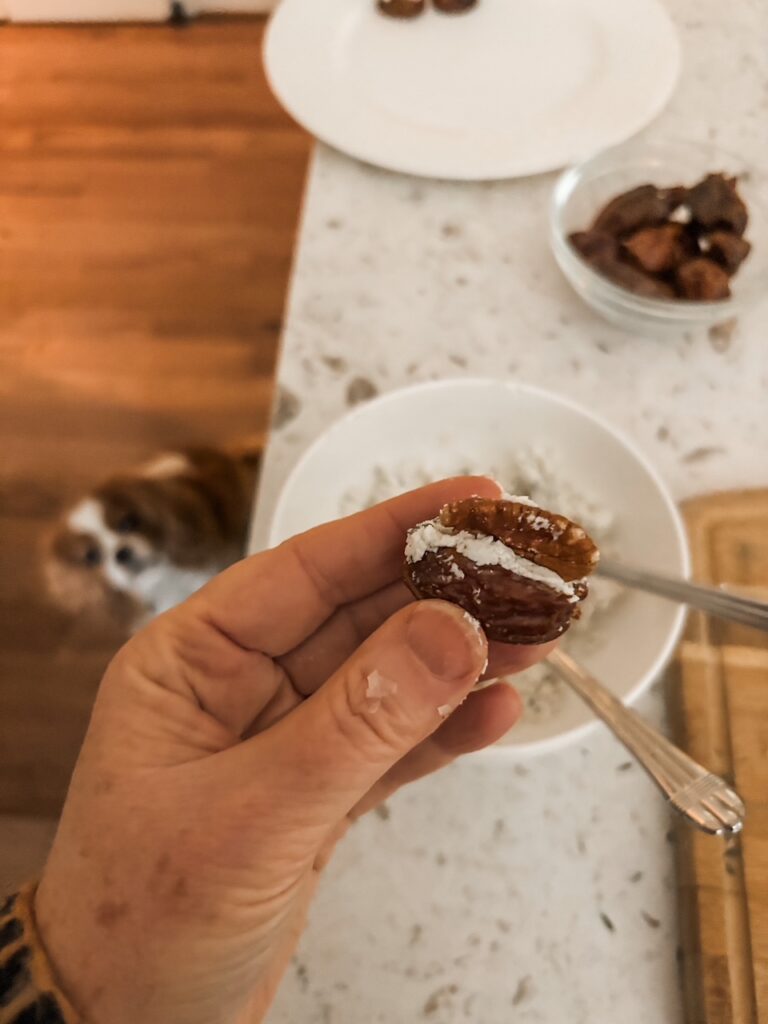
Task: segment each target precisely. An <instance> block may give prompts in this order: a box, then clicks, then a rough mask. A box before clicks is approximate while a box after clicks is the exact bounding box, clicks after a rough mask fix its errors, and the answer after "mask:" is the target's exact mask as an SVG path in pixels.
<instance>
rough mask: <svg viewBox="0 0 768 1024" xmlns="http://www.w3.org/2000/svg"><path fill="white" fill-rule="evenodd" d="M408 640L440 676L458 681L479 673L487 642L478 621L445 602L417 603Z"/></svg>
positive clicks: (431, 669)
mask: <svg viewBox="0 0 768 1024" xmlns="http://www.w3.org/2000/svg"><path fill="white" fill-rule="evenodd" d="M406 639H407V641H408V644H409V646H410V648H411V650H412V651H413V653H414V654H415V655H416V657H417V658H418V659H419V661H421V662H422V664H423V665H424V666H425V667H426V668H427V669H428V670H429V671H430V672H431V673H432V675H434V676H436V677H437V678H438V679H444V680H445V682H447V683H450V682H455V681H457V680H459V679H466V678H468V677H469V676H471V675H479V674H480V672H481V671H482V667H483V663H484V661H485V656H486V649H487V644H486V641H485V637H484V635H483V633H482V631H481V630H480V627H479V626H478V624H477V622H476V621H475V620H474V619H473V618H472V616H471V615H467V614H466V613H465V612H463V611H462V610H461V608H455V607H454V606H453V605H450V604H445V603H443V602H429V603H425V604H420V605H418V604H417V605H416V606H415V607H414V609H413V612H412V613H411V617H410V619H409V621H408V626H407V629H406Z"/></svg>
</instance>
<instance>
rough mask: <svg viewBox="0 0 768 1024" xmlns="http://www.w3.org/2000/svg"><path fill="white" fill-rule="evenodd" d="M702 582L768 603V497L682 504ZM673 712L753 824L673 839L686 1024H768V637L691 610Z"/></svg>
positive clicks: (767, 493) (744, 494) (730, 496)
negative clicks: (725, 837) (736, 832)
mask: <svg viewBox="0 0 768 1024" xmlns="http://www.w3.org/2000/svg"><path fill="white" fill-rule="evenodd" d="M684 514H685V518H686V522H687V524H688V529H689V534H690V539H691V549H692V554H693V567H694V578H695V579H697V580H700V581H702V582H708V583H715V584H723V585H724V586H726V587H732V588H733V589H734V590H738V591H739V592H742V593H744V594H748V595H750V596H754V597H758V598H760V599H764V600H768V490H756V491H740V492H732V493H725V494H717V495H712V496H709V497H705V498H698V499H696V500H694V501H691V502H688V503H687V504H686V505H685V506H684ZM668 693H669V704H670V711H671V719H672V724H673V732H674V734H675V737H676V739H677V741H678V742H679V743H680V745H681V746H683V747H684V748H685V749H686V750H687V751H688V752H689V753H690V754H691V755H692V756H693V757H695V758H696V760H698V761H701V762H702V763H703V764H705V765H706V766H707V767H708V768H711V769H712V770H713V771H715V772H717V773H718V774H720V775H723V776H724V777H725V778H727V779H729V780H730V781H731V782H732V783H733V784H734V785H735V786H736V788H737V789H738V791H739V792H740V794H741V796H742V797H743V798H744V801H745V803H746V806H747V819H746V826H745V830H744V832H743V834H742V835H741V836H739V837H737V838H736V839H733V840H729V841H727V842H726V841H722V840H719V839H714V838H711V837H709V836H705V835H702V834H700V833H697V832H694V831H693V830H691V829H690V828H688V827H687V826H685V825H683V824H682V823H681V824H679V825H678V827H677V829H676V839H677V843H676V850H677V866H678V882H679V900H680V920H681V946H682V956H681V970H682V980H683V989H684V995H685V1006H686V1022H687V1024H768V634H765V633H759V632H757V631H755V630H749V629H747V628H746V627H743V626H738V625H730V624H728V623H723V622H717V621H715V620H713V619H707V618H706V617H705V616H704V615H702V614H701V613H699V612H692V613H691V615H690V618H689V622H688V627H687V630H686V635H685V640H684V641H683V643H682V644H681V646H680V649H679V652H678V657H677V662H676V666H675V670H674V671H673V672H672V673H670V685H669V691H668Z"/></svg>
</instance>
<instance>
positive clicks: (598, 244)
mask: <svg viewBox="0 0 768 1024" xmlns="http://www.w3.org/2000/svg"><path fill="white" fill-rule="evenodd" d="M568 241H569V242H570V243H571V245H572V246H573V247H574V249H577V250H578V251H579V252H580V253H581V255H582V256H583V257H584V259H585V260H586V261H587V262H588V263H592V262H594V263H600V262H602V261H604V260H615V259H616V258H617V256H618V254H619V243H618V242H617V241H616V239H615V238H614V237H613V236H612V235H607V234H606V233H605V232H604V231H594V230H592V231H574V232H573V234H572V235H569V236H568Z"/></svg>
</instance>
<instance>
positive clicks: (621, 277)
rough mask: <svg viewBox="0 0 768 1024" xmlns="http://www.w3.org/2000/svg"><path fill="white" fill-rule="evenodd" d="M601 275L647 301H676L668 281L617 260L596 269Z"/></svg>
mask: <svg viewBox="0 0 768 1024" xmlns="http://www.w3.org/2000/svg"><path fill="white" fill-rule="evenodd" d="M596 269H597V270H599V271H600V273H601V274H602V275H603V276H604V277H607V278H608V280H609V281H612V282H613V283H614V284H617V285H619V287H620V288H624V289H625V290H626V291H628V292H632V293H633V294H634V295H642V296H644V297H645V298H646V299H674V298H675V290H674V288H673V287H672V286H671V285H669V284H667V282H666V281H662V280H661V279H659V278H657V277H654V276H653V275H652V274H647V273H646V272H645V271H644V270H640V269H639V268H638V267H633V266H632V265H631V264H630V263H622V261H621V260H615V261H614V262H613V263H604V264H601V265H600V266H598V267H596Z"/></svg>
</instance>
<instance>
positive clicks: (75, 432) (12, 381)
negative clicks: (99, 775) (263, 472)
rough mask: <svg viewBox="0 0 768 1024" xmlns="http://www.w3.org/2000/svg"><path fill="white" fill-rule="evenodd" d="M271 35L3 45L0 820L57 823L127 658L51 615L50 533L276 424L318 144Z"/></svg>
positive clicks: (100, 635)
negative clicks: (105, 485)
mask: <svg viewBox="0 0 768 1024" xmlns="http://www.w3.org/2000/svg"><path fill="white" fill-rule="evenodd" d="M262 28H263V26H262V24H261V23H260V22H259V21H258V20H252V21H248V20H224V21H221V22H217V21H205V22H198V23H195V24H193V25H192V26H190V27H188V28H185V29H174V28H171V27H169V26H152V27H117V28H111V27H109V28H107V27H105V28H31V27H19V26H0V451H1V452H2V454H1V455H0V813H1V812H16V813H20V814H24V815H42V814H47V815H50V814H55V812H56V811H57V809H58V807H59V805H60V802H61V800H62V797H63V794H64V792H65V788H66V784H67V780H68V776H69V773H70V770H71V767H72V764H73V760H74V757H75V754H76V751H77V748H78V746H79V742H80V739H81V736H82V733H83V730H84V727H85V723H86V719H87V715H88V711H89V707H90V704H91V701H92V698H93V694H94V691H95V687H96V684H97V681H98V678H99V676H100V673H101V670H102V668H103V666H104V664H105V662H106V660H107V659H108V657H109V655H110V653H111V652H112V651H113V650H114V648H115V646H116V644H117V643H119V640H120V637H119V635H118V634H117V633H116V632H115V631H114V630H104V629H101V630H96V629H94V628H91V627H87V626H85V625H84V624H83V623H78V622H75V623H72V622H70V621H68V620H67V619H66V618H64V617H62V616H61V615H59V614H58V613H56V612H55V611H53V610H52V609H50V608H48V607H47V606H46V604H45V599H44V594H43V591H42V587H41V583H40V579H39V574H38V569H39V565H38V563H39V558H38V545H39V538H40V536H41V533H42V532H43V531H44V530H45V529H46V527H47V526H48V525H49V524H50V523H51V522H52V520H53V519H54V518H55V517H56V516H57V515H58V514H59V512H60V510H61V508H62V506H63V505H64V504H65V503H67V502H69V501H70V500H72V499H73V498H75V497H76V496H78V495H79V494H81V493H82V492H84V491H85V490H87V489H88V488H89V487H91V486H92V485H93V484H94V483H95V482H96V481H98V480H100V479H101V478H103V477H104V476H105V475H107V474H110V473H112V472H114V471H115V470H118V469H120V468H122V467H125V466H129V465H131V464H132V463H134V462H136V461H137V460H139V459H141V458H144V457H145V456H147V455H148V454H151V453H153V452H156V451H159V450H160V451H161V450H163V449H166V448H168V447H174V446H177V445H182V444H188V443H197V442H217V441H232V440H236V439H238V438H243V437H246V436H252V435H253V434H255V433H257V432H259V431H261V430H262V429H263V428H264V426H265V423H266V419H267V413H268V408H269V403H270V400H271V389H272V385H271V379H272V373H273V367H274V362H275V355H276V345H277V340H278V335H279V330H280V318H281V312H282V306H283V297H284V292H285V287H286V280H287V275H288V272H289V266H290V260H291V252H292V246H293V235H294V231H295V228H296V223H297V217H298V212H299V205H300V198H301V189H302V183H303V176H304V171H305V164H306V159H307V154H308V140H307V138H306V137H305V136H304V134H303V133H302V132H301V131H300V130H299V129H297V128H296V127H295V126H293V125H292V124H291V123H290V122H289V120H288V118H287V117H286V116H285V115H284V114H283V113H282V112H281V111H280V110H279V108H278V107H277V104H276V103H275V101H274V100H273V99H272V97H271V96H270V94H269V91H268V88H267V85H266V81H265V79H264V75H263V72H262V69H261V63H260V45H261V36H262Z"/></svg>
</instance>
